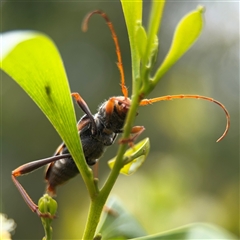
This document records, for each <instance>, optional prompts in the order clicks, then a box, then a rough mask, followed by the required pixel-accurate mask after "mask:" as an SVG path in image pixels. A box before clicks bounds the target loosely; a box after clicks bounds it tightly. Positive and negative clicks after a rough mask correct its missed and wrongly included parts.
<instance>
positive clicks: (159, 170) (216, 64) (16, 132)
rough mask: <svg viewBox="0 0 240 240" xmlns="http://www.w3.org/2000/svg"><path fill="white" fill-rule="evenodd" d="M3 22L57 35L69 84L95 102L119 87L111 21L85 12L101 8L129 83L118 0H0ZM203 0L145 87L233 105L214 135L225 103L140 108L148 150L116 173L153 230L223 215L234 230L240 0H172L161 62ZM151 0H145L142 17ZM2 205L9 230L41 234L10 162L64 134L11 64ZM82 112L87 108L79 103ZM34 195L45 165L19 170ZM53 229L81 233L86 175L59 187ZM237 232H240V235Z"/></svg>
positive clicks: (4, 91)
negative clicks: (153, 82)
mask: <svg viewBox="0 0 240 240" xmlns="http://www.w3.org/2000/svg"><path fill="white" fill-rule="evenodd" d="M1 4H2V5H1V15H2V16H1V20H2V23H1V27H2V28H1V31H2V32H5V31H10V30H20V29H21V30H22V29H31V30H37V31H41V32H43V33H45V34H47V35H49V36H50V37H51V38H52V39H53V41H54V42H55V43H56V45H57V47H58V49H59V51H60V53H61V55H62V59H63V62H64V65H65V68H66V71H67V75H68V78H69V82H70V87H71V90H72V91H77V92H79V93H80V94H81V96H82V97H83V98H84V99H85V101H86V102H87V103H88V105H89V107H90V109H91V110H92V112H95V111H96V109H97V106H98V105H99V104H100V103H101V102H102V101H103V100H104V99H107V98H108V97H110V96H114V95H121V91H120V86H119V81H120V76H119V72H118V69H117V67H116V61H117V60H116V54H115V48H114V44H113V40H112V38H111V35H110V32H109V29H108V28H107V26H106V24H105V22H104V20H103V19H101V18H100V17H99V16H94V17H93V18H92V19H91V21H90V25H89V31H88V32H87V33H83V32H81V22H82V19H83V17H84V16H85V15H86V14H87V13H88V12H90V11H92V10H95V9H101V10H103V11H105V12H106V13H107V14H108V16H109V17H110V19H111V21H112V22H113V24H114V27H115V29H116V32H117V35H118V38H119V42H120V47H121V52H122V57H123V64H124V69H125V75H126V82H127V86H128V87H129V90H130V91H131V58H130V49H129V42H128V36H127V31H126V26H125V22H124V18H123V13H122V8H121V4H120V2H119V1H111V2H110V1H89V2H87V1H77V2H66V1H65V2H61V1H55V2H54V1H53V2H50V1H49V2H44V1H36V2H35V1H32V2H29V1H28V2H10V1H9V2H8V1H5V2H2V3H1ZM198 4H202V5H204V6H205V7H206V13H205V27H204V31H203V34H202V35H201V36H200V39H199V40H198V41H197V43H196V44H195V45H194V46H193V48H191V50H190V51H189V52H188V53H187V54H186V55H185V56H184V57H183V58H182V59H180V61H179V62H178V63H177V64H176V65H175V66H174V67H173V68H172V69H171V70H170V71H169V72H168V73H167V74H166V75H165V76H164V78H163V79H162V81H161V82H160V83H159V85H158V87H157V88H156V89H155V90H154V91H153V92H152V94H151V95H150V96H149V97H157V96H163V95H168V94H183V93H184V94H188V93H189V94H190V93H191V94H199V95H206V96H209V97H212V98H215V99H217V100H219V101H221V102H222V103H223V104H224V105H225V106H226V107H227V109H228V110H229V112H230V115H231V128H230V132H229V133H228V135H227V136H226V138H225V139H224V140H223V141H221V142H219V143H216V142H215V141H216V140H217V139H218V137H219V136H220V135H221V134H222V132H223V131H224V128H225V124H226V119H225V116H224V112H223V111H222V110H221V108H220V107H218V106H217V105H215V104H213V103H210V102H206V101H200V100H178V101H177V100H176V101H168V102H160V103H156V104H154V105H151V106H148V107H142V108H141V109H139V115H138V116H137V119H136V125H144V126H145V128H146V130H145V132H144V133H143V134H142V135H141V137H140V138H139V139H142V138H145V137H149V138H150V141H151V151H150V155H149V157H148V159H147V161H146V162H145V163H144V165H143V167H142V168H141V169H140V170H139V171H138V172H137V173H136V174H134V175H133V176H131V177H125V176H120V178H119V180H118V181H117V183H116V185H115V187H114V189H113V194H114V195H117V196H118V197H119V198H120V199H122V202H123V203H124V204H125V205H126V207H127V208H128V209H129V211H130V212H131V213H132V214H134V215H135V216H136V217H137V218H138V220H139V222H140V223H141V224H142V225H143V226H144V227H145V229H146V230H147V231H148V232H149V233H156V232H160V231H165V230H169V229H171V228H175V227H179V226H181V225H184V224H187V223H192V222H199V221H204V222H209V223H214V224H218V225H220V226H222V227H224V228H226V229H228V230H229V231H231V232H232V233H234V234H236V235H238V234H239V233H238V228H239V225H238V223H239V167H238V166H239V165H238V162H239V161H238V160H239V39H238V37H239V21H238V20H239V3H237V2H235V3H234V2H218V1H211V2H205V1H192V2H167V3H166V7H165V12H164V16H163V20H162V26H161V30H160V33H159V36H160V50H159V60H158V64H157V65H159V64H160V62H161V61H162V59H163V57H164V56H165V54H166V52H167V51H168V49H169V46H170V44H171V39H172V36H173V32H174V29H175V27H176V25H177V23H178V22H179V20H180V19H181V18H182V17H183V16H184V15H185V14H186V13H188V12H189V11H191V10H193V9H195V8H196V7H197V5H198ZM149 9H150V1H145V2H144V12H143V18H144V25H145V26H147V19H148V14H149ZM1 113H2V118H1V126H2V127H1V130H2V131H1V134H2V135H1V140H2V142H1V146H2V147H1V161H2V169H1V174H2V175H1V207H2V209H1V211H2V212H3V213H5V214H7V215H8V216H9V217H10V218H13V219H14V220H15V221H16V223H17V229H16V232H15V234H14V236H13V239H25V240H26V239H41V238H42V237H43V229H42V226H41V222H40V220H39V219H38V217H37V216H36V215H34V214H33V213H32V212H31V211H30V210H29V209H28V207H27V206H26V204H25V203H24V201H23V199H22V198H21V196H20V194H19V193H18V191H17V189H16V188H15V186H14V185H13V183H12V181H11V171H12V170H13V169H15V168H16V167H18V166H19V165H22V164H24V163H26V162H29V161H33V160H37V159H41V158H44V157H48V156H51V155H52V154H53V152H54V151H55V149H56V147H57V146H58V144H60V142H61V139H60V138H59V136H58V135H57V133H56V132H55V130H54V129H53V127H52V126H51V125H50V123H49V122H48V120H47V119H46V118H45V116H44V115H43V114H42V112H41V111H40V110H39V109H38V108H37V106H36V105H35V104H34V103H33V102H32V100H31V99H30V98H29V97H28V96H27V95H26V94H25V92H23V90H22V89H21V88H20V87H19V86H18V85H17V84H16V83H15V82H14V81H13V80H12V79H11V78H10V77H8V76H7V75H6V74H5V73H1ZM76 114H77V118H80V117H81V116H82V114H83V113H82V112H81V110H80V109H78V108H77V107H76ZM116 149H117V144H115V145H114V146H112V147H111V148H109V149H108V150H107V152H106V154H105V155H104V156H103V157H102V159H101V161H100V173H99V178H100V184H101V183H103V181H104V179H105V178H106V176H107V174H108V172H109V169H108V167H107V164H106V163H107V160H108V159H110V158H112V157H113V156H115V154H116ZM19 180H20V182H21V183H22V184H23V186H24V187H25V188H26V190H27V191H28V193H29V194H30V196H31V197H32V198H33V199H34V201H38V199H39V197H41V196H42V194H43V193H44V189H45V183H44V177H43V169H40V170H38V171H36V172H34V173H32V174H30V175H27V176H24V177H21V178H19ZM57 201H58V204H59V210H58V218H57V219H56V220H55V221H54V223H53V229H54V239H80V237H81V234H82V231H83V228H84V224H85V221H86V216H87V209H88V204H89V197H88V195H87V191H86V188H85V186H84V184H83V182H82V179H81V177H80V176H78V177H76V178H75V179H73V180H71V181H69V182H68V183H67V184H66V185H63V186H61V187H59V189H58V196H57ZM238 236H239V235H238Z"/></svg>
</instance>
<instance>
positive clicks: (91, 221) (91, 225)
mask: <svg viewBox="0 0 240 240" xmlns="http://www.w3.org/2000/svg"><path fill="white" fill-rule="evenodd" d="M138 102H139V97H138V96H137V95H135V97H133V100H132V105H131V108H130V110H129V113H128V116H127V120H126V125H125V128H124V133H123V138H128V137H129V135H130V132H131V128H132V125H133V122H134V119H135V116H136V112H137V108H138ZM126 148H127V145H126V144H121V145H120V146H119V149H118V154H117V158H116V162H115V165H114V167H113V169H112V171H111V172H110V175H109V176H108V178H107V180H106V182H105V184H104V186H103V187H102V189H101V190H100V192H99V194H98V195H97V196H96V197H95V198H94V199H92V201H91V205H90V209H89V213H88V219H87V223H86V227H85V231H84V234H83V239H86V240H88V239H93V237H94V234H95V231H96V228H97V225H98V223H99V220H100V216H101V212H102V209H103V206H104V204H105V203H106V201H107V198H108V196H109V194H110V192H111V190H112V188H113V186H114V184H115V182H116V180H117V178H118V176H119V172H120V170H121V168H122V159H123V155H124V153H125V151H126Z"/></svg>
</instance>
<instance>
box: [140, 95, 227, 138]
mask: <svg viewBox="0 0 240 240" xmlns="http://www.w3.org/2000/svg"><path fill="white" fill-rule="evenodd" d="M184 98H194V99H203V100H207V101H210V102H214V103H216V104H218V105H219V106H220V107H221V108H222V109H223V111H224V112H225V114H226V118H227V124H226V128H225V131H224V132H223V134H222V136H221V137H220V138H218V140H217V142H220V141H221V140H222V139H223V138H224V137H225V136H226V135H227V132H228V130H229V127H230V114H229V112H228V110H227V109H226V108H225V107H224V105H223V104H222V103H220V102H218V101H217V100H215V99H213V98H209V97H205V96H200V95H183V94H180V95H168V96H163V97H157V98H152V99H143V100H142V101H141V102H140V106H144V105H148V104H152V103H155V102H160V101H169V100H173V99H184Z"/></svg>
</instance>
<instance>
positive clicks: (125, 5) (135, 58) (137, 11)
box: [121, 0, 142, 94]
mask: <svg viewBox="0 0 240 240" xmlns="http://www.w3.org/2000/svg"><path fill="white" fill-rule="evenodd" d="M121 4H122V9H123V13H124V19H125V21H126V25H127V30H128V38H129V42H130V49H131V59H132V74H133V76H132V79H133V94H134V93H135V91H136V88H137V84H136V81H137V80H138V78H139V76H140V56H139V54H138V47H137V46H138V44H137V42H138V40H137V38H136V31H137V28H138V26H139V25H141V24H142V1H141V0H132V1H129V0H121Z"/></svg>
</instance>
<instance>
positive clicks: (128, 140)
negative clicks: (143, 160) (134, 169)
mask: <svg viewBox="0 0 240 240" xmlns="http://www.w3.org/2000/svg"><path fill="white" fill-rule="evenodd" d="M144 130H145V128H144V127H143V126H134V127H133V128H132V130H131V134H133V136H131V137H129V138H126V139H121V140H120V141H119V143H120V144H123V143H128V145H129V146H130V147H133V145H134V141H135V140H136V139H137V138H138V136H139V135H140V134H141V133H142V132H143V131H144Z"/></svg>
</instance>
